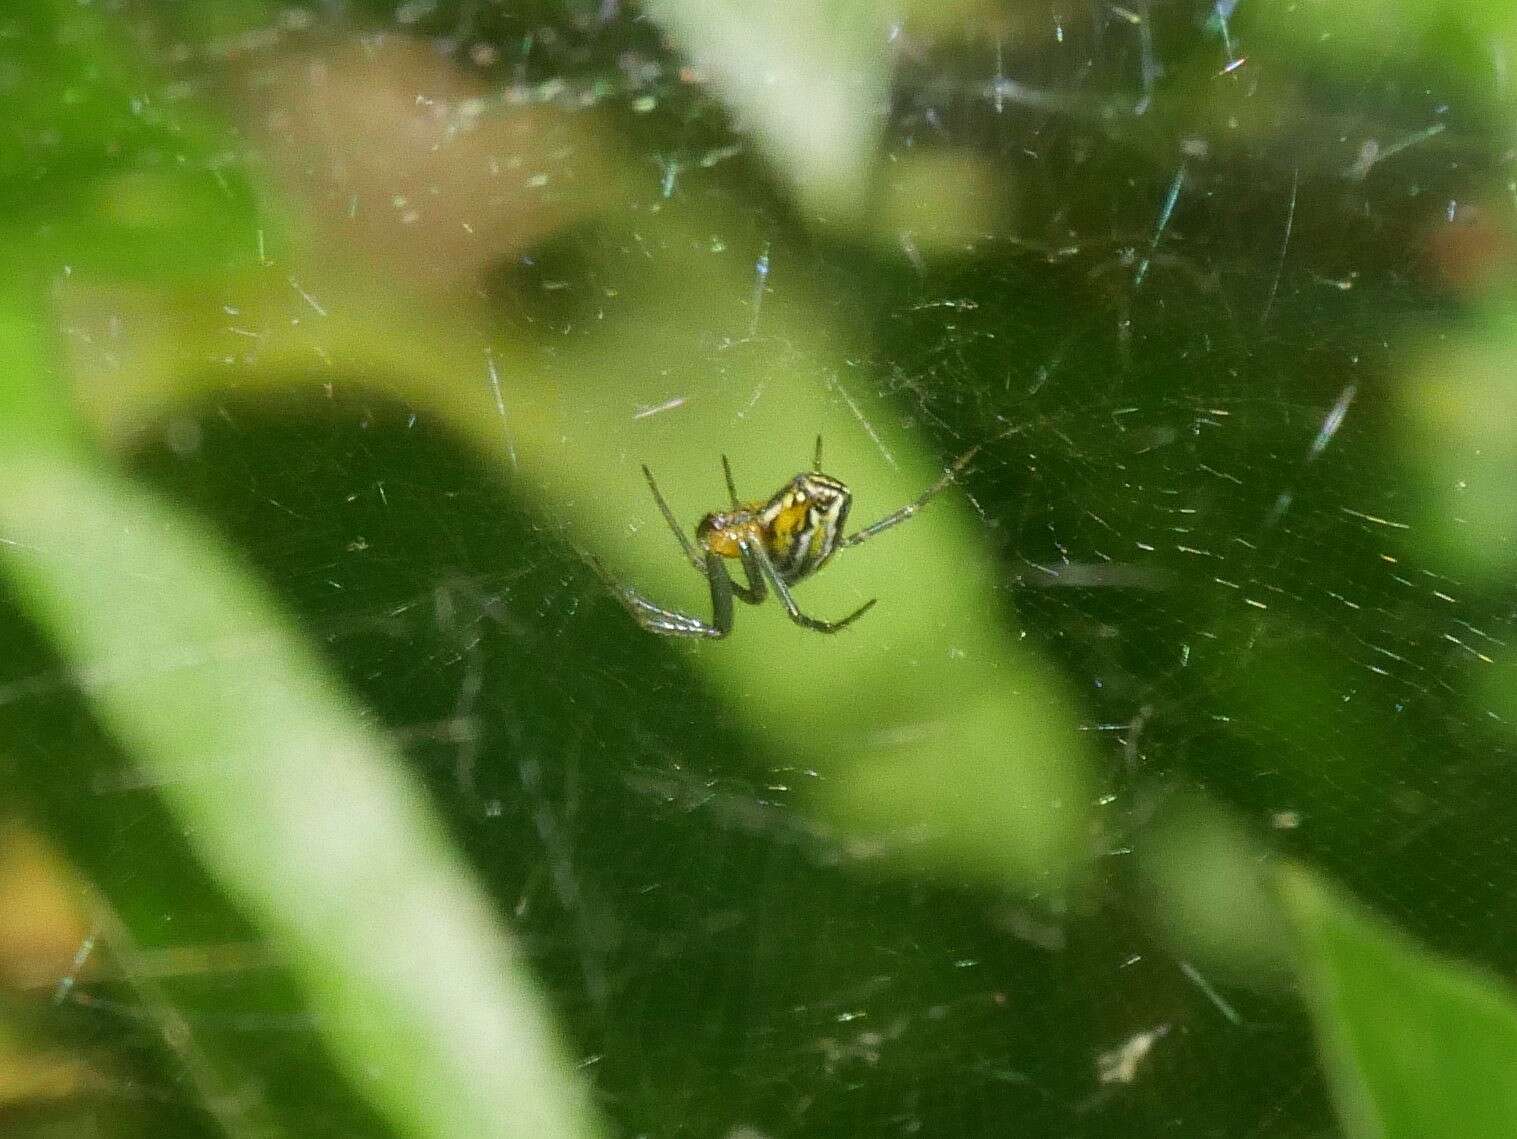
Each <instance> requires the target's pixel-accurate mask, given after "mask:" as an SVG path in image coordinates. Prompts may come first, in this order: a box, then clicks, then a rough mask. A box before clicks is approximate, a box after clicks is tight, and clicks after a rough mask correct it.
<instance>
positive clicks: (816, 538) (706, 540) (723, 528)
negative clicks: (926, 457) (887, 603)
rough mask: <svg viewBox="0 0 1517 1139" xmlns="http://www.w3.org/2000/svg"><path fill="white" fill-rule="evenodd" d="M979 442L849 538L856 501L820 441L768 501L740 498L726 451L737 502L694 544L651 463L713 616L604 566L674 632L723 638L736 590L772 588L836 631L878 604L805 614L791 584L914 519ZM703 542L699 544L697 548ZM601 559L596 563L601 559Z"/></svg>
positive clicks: (633, 609) (654, 622)
mask: <svg viewBox="0 0 1517 1139" xmlns="http://www.w3.org/2000/svg"><path fill="white" fill-rule="evenodd" d="M977 450H978V448H975V449H973V450H970V451H968V452H966V453H965V454H963V455H961V456H960V457H959V458H958V459H955V460H954V462H953V463H952V465H950V466H949V468H948V469H947V470H946V471H944V472H943V477H942V478H940V479H939V480H938V481H937V482H936V483H934V484H933V485H932V486H930V487H928V488H927V490H926V491H925V492H924V493H923V494H922V495H921V496H920V497H919V498H917V500H916V501H915V502H913V503H911V504H909V505H907V506H903V507H901V509H899V510H897V511H896V512H895V513H894V514H888V515H886V516H885V517H884V518H881V519H880V520H879V521H878V522H876V523H874V524H873V525H872V526H866V527H864V528H863V529H862V530H860V531H858V532H857V533H854V534H850V535H849V536H848V537H846V538H844V537H843V536H842V535H843V528H844V526H845V524H846V523H847V521H848V507H849V505H850V504H851V503H852V501H853V496H852V495H851V494H850V493H849V491H848V487H847V486H846V485H845V484H844V483H843V482H842V481H840V480H838V479H835V478H833V477H832V476H831V475H824V474H822V470H821V467H822V440H821V439H820V438H818V439H817V441H816V461H815V464H814V466H813V468H812V469H811V470H809V471H804V472H802V473H801V474H798V475H796V476H795V477H794V478H793V479H791V480H790V481H789V482H788V483H786V484H785V485H784V486H783V487H781V488H780V489H779V490H778V491H777V492H776V493H775V494H774V496H773V497H772V498H770V499H769V500H768V501H767V502H748V503H744V502H740V501H738V497H737V488H736V486H735V484H734V482H733V479H732V467H731V465H730V464H729V463H728V462H727V456H725V455H723V456H722V470H723V472H724V473H725V474H726V476H727V493H728V494H729V495H730V496H731V499H732V505H731V507H730V508H728V509H726V510H719V511H714V512H712V513H710V514H708V515H706V516H705V517H704V518H702V519H701V520H700V522H699V524H698V525H697V526H696V528H695V540H696V542H695V544H694V545H692V544H691V542H690V539H689V538H687V537H685V532H684V531H683V530H681V529H680V526H679V522H678V521H677V520H676V519H675V517H674V511H672V510H670V509H669V504H668V503H666V502H665V501H664V496H663V495H662V494H660V493H659V489H658V484H657V483H656V482H654V481H653V472H652V471H650V470H649V469H648V468H647V467H644V468H643V474H644V475H645V476H646V477H647V479H648V487H649V489H651V490H652V491H653V498H654V501H656V502H657V503H658V508H659V510H660V511H661V512H662V513H663V516H664V520H665V521H666V522H668V523H669V528H670V529H671V530H672V531H674V536H675V538H677V539H678V540H679V544H680V548H681V549H683V550H684V551H685V557H686V558H688V559H689V561H690V564H691V565H692V566H694V567H695V568H696V569H697V570H699V571H700V572H701V573H702V574H703V575H704V576H705V578H706V579H707V581H708V582H710V585H711V609H712V617H711V620H710V622H706V621H702V620H701V619H700V618H698V617H691V616H690V615H688V614H685V613H680V612H677V611H675V610H672V609H663V608H660V607H659V606H657V605H655V604H653V602H651V601H649V600H648V599H647V598H646V597H644V596H643V595H642V594H640V593H638V592H637V590H635V589H632V588H630V587H629V586H625V585H621V584H619V583H617V582H616V581H614V580H613V579H612V578H611V577H610V575H609V574H606V573H605V571H604V570H602V576H604V577H605V578H606V580H607V583H608V584H609V585H610V586H611V588H612V589H614V590H615V591H616V595H617V596H618V597H619V598H620V599H621V602H622V604H623V605H625V606H626V607H627V611H628V612H630V613H631V614H632V616H633V617H635V618H636V619H637V623H638V624H639V625H641V626H642V627H643V628H645V629H647V630H648V631H650V632H653V633H660V634H663V635H665V636H672V637H725V636H726V635H727V634H728V633H730V632H731V631H732V599H733V597H734V596H735V597H737V598H739V599H740V600H742V601H746V602H747V603H748V604H750V605H757V604H758V603H759V602H761V601H763V600H764V598H765V597H767V596H768V591H769V590H770V589H773V590H774V593H775V596H777V597H778V598H779V599H780V604H782V605H783V606H784V607H785V612H786V613H788V614H789V615H790V619H791V620H792V621H794V622H795V623H796V624H797V625H804V626H805V627H806V628H808V629H815V630H816V631H817V632H819V633H835V632H837V631H838V630H839V629H841V628H843V627H844V626H845V625H848V624H851V623H852V622H853V621H856V620H858V618H860V617H862V616H863V615H864V614H865V613H866V612H867V611H868V610H869V608H870V606H872V605H873V604H874V601H873V600H870V601H867V602H865V603H864V604H863V605H861V606H859V608H857V609H855V610H854V611H853V612H852V613H850V614H848V616H846V617H844V618H843V619H842V620H841V621H820V620H818V619H817V618H815V617H808V616H806V614H804V613H802V612H801V611H800V609H799V607H797V605H796V603H795V598H793V597H792V596H791V595H790V586H792V585H794V584H795V583H796V582H798V581H801V580H803V579H804V578H807V577H809V576H811V575H812V574H814V573H816V571H817V570H819V569H821V568H822V566H824V565H826V564H827V561H828V559H829V558H831V557H832V555H833V554H834V553H836V552H837V551H838V550H840V549H843V548H845V547H848V546H856V545H858V544H859V543H860V542H864V541H867V540H868V539H870V538H873V537H874V536H875V535H876V534H879V533H881V532H882V531H885V530H888V529H890V528H891V527H892V526H894V525H896V524H897V523H900V522H904V521H906V519H908V518H910V517H911V516H912V515H913V514H915V513H916V512H917V511H918V510H920V509H921V508H922V507H923V505H925V504H926V502H927V500H928V499H930V498H932V497H933V496H934V495H935V494H937V493H938V492H940V491H942V490H943V489H944V488H945V487H947V486H948V484H949V483H951V482H952V481H953V480H954V478H955V476H956V475H958V473H959V472H960V471H961V470H963V469H964V466H965V464H967V463H968V462H969V460H970V459H972V458H973V457H974V454H975V451H977ZM697 547H699V548H697ZM727 558H735V559H737V560H738V561H740V562H742V564H743V572H744V575H745V576H746V577H747V579H748V584H747V585H739V584H738V583H737V582H735V581H733V580H732V575H731V574H729V573H728V572H727V565H726V561H725V560H724V559H727ZM598 565H599V563H597V566H598Z"/></svg>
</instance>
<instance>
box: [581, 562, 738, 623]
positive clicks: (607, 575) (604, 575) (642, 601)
mask: <svg viewBox="0 0 1517 1139" xmlns="http://www.w3.org/2000/svg"><path fill="white" fill-rule="evenodd" d="M586 557H587V558H588V559H589V561H590V564H591V565H592V566H594V567H595V572H596V573H597V574H599V575H600V578H601V580H602V581H603V582H605V584H606V588H607V589H609V590H610V591H611V592H612V593H613V594H615V595H616V599H617V600H618V601H620V602H621V603H622V608H624V609H626V611H627V612H628V613H630V614H631V615H632V619H633V620H634V621H636V622H637V623H638V624H639V625H641V626H642V627H643V628H644V629H647V630H648V632H650V633H657V634H658V635H659V636H661V637H707V638H713V639H715V638H720V637H725V636H726V635H727V634H728V633H730V632H732V594H731V590H732V581H731V579H730V578H728V577H727V572H726V570H725V569H724V568H722V567H721V566H718V567H716V569H717V572H718V573H719V574H720V577H721V579H722V580H724V581H725V582H726V587H725V594H724V596H725V598H726V600H725V601H723V600H721V598H720V597H719V596H718V595H719V594H720V593H722V591H723V587H722V586H721V585H719V584H718V581H717V579H716V578H713V577H711V573H712V570H711V567H710V566H709V565H708V566H707V576H708V578H710V579H711V604H712V610H713V616H712V620H711V622H710V623H709V624H708V623H707V622H705V621H702V620H701V619H700V618H699V617H692V616H691V615H690V614H688V613H681V612H680V611H679V610H677V609H665V608H664V607H663V606H661V605H655V604H654V603H653V602H652V601H650V600H648V598H646V597H644V596H643V595H642V594H641V593H639V592H638V591H637V590H635V589H633V588H632V587H631V586H630V585H623V584H622V583H621V582H619V581H617V580H616V578H614V577H612V576H611V572H610V571H609V570H608V569H606V567H605V566H604V565H603V564H601V560H600V559H599V558H597V557H596V556H595V555H594V554H587V555H586Z"/></svg>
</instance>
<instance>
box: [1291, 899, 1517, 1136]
mask: <svg viewBox="0 0 1517 1139" xmlns="http://www.w3.org/2000/svg"><path fill="white" fill-rule="evenodd" d="M1283 892H1284V899H1285V904H1286V909H1287V911H1288V913H1289V914H1290V915H1291V917H1292V918H1293V920H1294V924H1295V927H1296V933H1297V935H1298V937H1299V940H1300V946H1301V974H1302V979H1303V982H1304V985H1305V990H1306V998H1307V1003H1308V1004H1309V1005H1310V1007H1311V1011H1312V1014H1313V1017H1314V1018H1315V1020H1316V1024H1317V1033H1318V1037H1319V1039H1320V1043H1321V1046H1322V1055H1323V1063H1324V1065H1325V1066H1326V1068H1327V1073H1328V1077H1329V1080H1330V1082H1331V1084H1332V1089H1333V1093H1334V1095H1335V1098H1336V1100H1337V1103H1338V1110H1339V1115H1340V1116H1341V1118H1342V1120H1343V1124H1344V1128H1345V1131H1346V1132H1347V1133H1348V1134H1349V1135H1350V1136H1352V1137H1355V1139H1360V1137H1370V1136H1375V1137H1377V1139H1437V1137H1440V1136H1449V1137H1451V1139H1452V1137H1455V1136H1457V1137H1458V1139H1482V1137H1485V1136H1489V1137H1490V1139H1507V1137H1509V1136H1511V1135H1514V1134H1517V1003H1514V999H1513V994H1512V992H1511V991H1510V990H1509V989H1508V988H1507V987H1506V986H1504V985H1502V984H1500V983H1499V982H1497V981H1496V980H1495V979H1494V978H1491V977H1488V976H1486V975H1485V974H1483V973H1481V972H1479V971H1477V970H1475V969H1472V968H1470V967H1468V966H1465V965H1462V964H1459V963H1458V962H1454V961H1450V960H1447V959H1444V958H1441V957H1438V956H1435V955H1434V954H1432V953H1429V952H1427V951H1426V950H1424V949H1422V948H1420V947H1418V946H1417V945H1415V944H1413V943H1412V942H1410V941H1409V940H1408V939H1407V938H1406V937H1404V936H1403V935H1401V934H1400V933H1398V932H1396V931H1395V930H1393V929H1391V928H1389V927H1388V926H1386V925H1384V924H1383V923H1381V922H1380V921H1378V920H1377V919H1375V918H1373V917H1371V916H1369V915H1368V914H1366V913H1365V912H1363V911H1362V910H1361V909H1360V908H1359V907H1358V906H1357V905H1355V904H1354V903H1352V902H1350V901H1348V900H1346V899H1344V898H1342V897H1341V896H1339V895H1338V894H1337V893H1336V892H1335V891H1334V890H1333V889H1331V888H1330V887H1328V886H1327V885H1325V884H1324V883H1323V882H1321V881H1320V880H1319V879H1317V878H1316V877H1314V876H1313V875H1311V874H1309V873H1307V872H1305V871H1302V870H1294V871H1290V872H1288V873H1287V874H1286V876H1285V879H1284V889H1283Z"/></svg>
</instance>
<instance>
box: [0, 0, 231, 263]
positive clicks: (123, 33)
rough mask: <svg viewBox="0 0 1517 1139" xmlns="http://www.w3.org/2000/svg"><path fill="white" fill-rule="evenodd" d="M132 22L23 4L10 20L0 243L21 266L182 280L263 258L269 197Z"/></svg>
mask: <svg viewBox="0 0 1517 1139" xmlns="http://www.w3.org/2000/svg"><path fill="white" fill-rule="evenodd" d="M134 43H135V41H134V39H133V37H132V36H131V35H130V34H129V32H128V29H127V28H126V27H125V26H124V24H123V23H122V22H121V21H118V20H116V19H114V18H112V17H109V16H106V15H103V14H101V12H100V11H99V8H98V7H97V6H85V5H80V4H76V3H71V2H68V0H23V2H21V3H18V4H14V5H10V6H8V9H7V11H6V12H5V14H4V15H0V98H3V100H4V103H5V106H6V114H5V116H4V118H3V119H0V240H3V241H4V242H5V244H6V246H7V251H8V256H9V258H10V261H11V264H12V265H13V266H15V265H18V264H20V265H26V266H29V267H31V268H32V269H34V270H38V271H42V272H47V273H56V272H59V271H63V270H68V271H73V270H75V269H81V268H82V269H87V270H99V271H104V272H107V273H111V274H116V275H125V276H131V277H138V278H144V277H145V278H149V279H178V278H182V277H185V276H187V275H190V274H194V273H197V272H204V271H206V270H208V269H213V268H226V267H228V266H231V265H236V264H242V263H248V262H251V261H252V260H253V259H254V258H255V257H256V256H257V250H258V224H259V223H258V218H257V209H256V198H255V194H254V191H253V186H252V182H251V180H250V179H249V178H248V177H247V175H246V174H245V172H244V171H243V170H242V168H241V158H240V154H239V153H238V151H237V150H236V148H235V147H234V146H233V144H232V141H231V139H230V136H229V135H228V134H226V132H224V131H223V130H221V129H220V128H219V127H218V126H217V125H216V124H214V123H213V121H212V120H211V119H210V118H209V117H207V116H206V115H205V114H204V113H203V112H202V111H201V110H200V108H199V105H198V104H195V103H189V102H181V101H174V100H172V98H171V95H170V92H171V91H172V88H171V87H170V86H169V85H168V84H167V83H165V81H164V76H163V75H162V74H160V73H159V72H158V71H157V69H156V68H155V67H154V66H153V64H152V60H151V59H149V58H147V57H146V56H145V55H144V54H143V53H141V52H139V51H135V50H133V46H134Z"/></svg>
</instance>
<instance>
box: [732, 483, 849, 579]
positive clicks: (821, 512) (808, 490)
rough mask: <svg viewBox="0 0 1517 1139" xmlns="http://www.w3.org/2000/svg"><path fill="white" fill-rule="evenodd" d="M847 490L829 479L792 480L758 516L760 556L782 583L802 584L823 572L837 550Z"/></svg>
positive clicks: (845, 512)
mask: <svg viewBox="0 0 1517 1139" xmlns="http://www.w3.org/2000/svg"><path fill="white" fill-rule="evenodd" d="M852 500H853V496H852V495H851V494H849V492H848V487H847V486H846V485H844V484H843V483H842V482H840V481H839V480H837V479H835V478H832V477H831V476H829V475H824V474H820V473H818V472H807V473H805V474H799V475H796V476H795V478H793V479H791V480H790V482H789V483H788V484H787V485H786V486H785V488H784V489H783V490H781V491H780V492H779V493H778V494H776V495H775V496H774V497H773V498H771V499H770V500H769V501H768V503H766V504H765V506H764V508H763V509H762V510H761V511H759V513H758V516H757V519H756V521H757V522H758V530H759V534H760V537H761V540H762V541H763V543H764V550H765V552H766V553H768V555H769V559H770V561H772V562H773V563H774V568H775V570H776V571H777V572H778V573H779V575H780V577H782V578H784V580H785V581H786V582H787V583H789V582H796V581H800V580H801V579H802V578H804V577H809V576H810V575H811V574H813V573H815V572H816V571H817V570H819V569H821V568H822V566H823V565H824V564H826V561H827V559H828V558H830V557H831V556H832V554H833V551H834V550H836V549H837V547H838V542H839V540H840V539H841V538H842V534H843V527H844V525H845V524H846V523H847V521H848V507H849V505H850V503H851V502H852Z"/></svg>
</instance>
